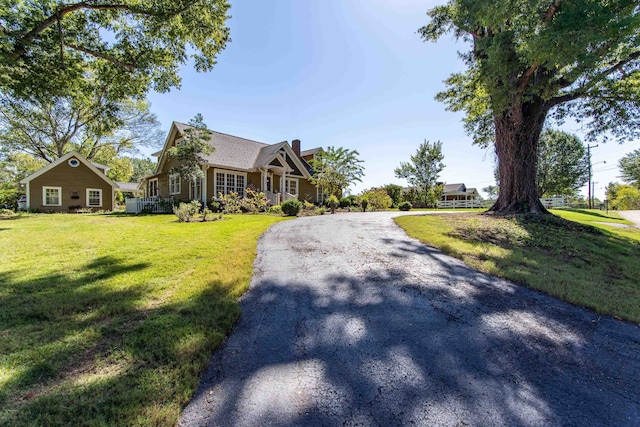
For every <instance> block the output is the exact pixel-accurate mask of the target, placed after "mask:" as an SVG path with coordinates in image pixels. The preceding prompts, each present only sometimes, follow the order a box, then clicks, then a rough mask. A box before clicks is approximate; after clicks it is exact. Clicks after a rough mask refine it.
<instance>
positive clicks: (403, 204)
mask: <svg viewBox="0 0 640 427" xmlns="http://www.w3.org/2000/svg"><path fill="white" fill-rule="evenodd" d="M398 209H400V210H401V211H408V210H409V209H411V202H400V203H399V204H398Z"/></svg>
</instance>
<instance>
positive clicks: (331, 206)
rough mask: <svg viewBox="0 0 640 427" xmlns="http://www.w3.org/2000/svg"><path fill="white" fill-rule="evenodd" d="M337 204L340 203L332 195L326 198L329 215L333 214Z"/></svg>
mask: <svg viewBox="0 0 640 427" xmlns="http://www.w3.org/2000/svg"><path fill="white" fill-rule="evenodd" d="M339 204H340V202H339V201H338V198H337V197H336V196H334V195H333V194H332V195H330V196H329V197H328V198H327V206H329V209H331V213H334V212H335V211H336V208H337V207H338V205H339Z"/></svg>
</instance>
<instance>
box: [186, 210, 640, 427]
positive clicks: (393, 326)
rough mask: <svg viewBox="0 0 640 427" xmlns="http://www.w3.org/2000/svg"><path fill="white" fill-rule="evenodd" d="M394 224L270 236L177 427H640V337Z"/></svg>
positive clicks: (383, 221)
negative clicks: (482, 269)
mask: <svg viewBox="0 0 640 427" xmlns="http://www.w3.org/2000/svg"><path fill="white" fill-rule="evenodd" d="M393 215H394V214H391V213H366V214H361V213H352V214H336V215H326V216H322V217H307V218H299V219H296V220H293V221H285V222H281V223H278V224H276V225H275V226H273V227H272V228H271V229H270V230H269V231H268V232H267V233H266V234H265V235H264V236H263V237H262V239H261V240H260V242H259V246H258V258H257V259H256V263H255V268H256V272H255V275H254V277H253V280H252V282H251V289H250V290H249V292H248V293H247V294H246V295H245V296H244V297H243V300H242V308H243V315H242V318H241V320H240V322H239V324H238V325H237V327H236V329H235V331H234V332H233V333H232V335H231V336H230V337H229V339H228V341H227V343H226V345H225V346H224V347H223V348H222V349H220V350H219V351H217V352H216V353H215V354H214V355H213V357H212V360H211V365H210V367H209V370H208V372H207V373H206V375H205V376H204V378H203V381H202V383H201V385H200V387H199V389H198V391H197V393H196V395H195V396H194V398H193V400H192V402H191V403H190V404H189V405H188V406H187V408H186V409H185V410H184V412H183V415H182V418H181V420H180V425H183V426H201V425H202V426H204V425H208V426H294V425H295V426H343V425H345V426H400V425H422V426H432V425H438V426H467V425H479V426H486V425H491V426H500V425H510V426H513V425H532V426H548V425H564V426H568V425H575V426H589V425H594V426H595V425H597V426H625V425H629V426H631V425H640V328H639V327H638V326H637V325H633V324H631V323H626V322H620V321H617V320H614V319H612V318H610V317H608V316H599V315H597V314H595V313H592V312H589V311H587V310H583V309H581V308H578V307H575V306H572V305H570V304H566V303H563V302H561V301H558V300H556V299H555V298H551V297H548V296H546V295H543V294H540V293H537V292H534V291H531V290H528V289H526V288H524V287H522V286H519V285H515V284H513V283H510V282H506V281H504V280H500V279H496V278H495V277H492V276H488V275H485V274H481V273H478V272H476V271H474V270H471V269H470V268H468V267H466V266H465V265H464V264H462V263H461V262H460V261H458V260H456V259H453V258H450V257H448V256H446V255H444V254H442V253H441V252H439V251H437V250H435V249H432V248H430V247H428V246H425V245H423V244H420V243H419V242H418V241H416V240H414V239H411V238H409V237H407V235H406V234H405V233H404V232H403V231H402V230H401V229H399V228H398V227H396V226H395V224H394V223H393V221H392V216H393ZM395 215H397V214H395Z"/></svg>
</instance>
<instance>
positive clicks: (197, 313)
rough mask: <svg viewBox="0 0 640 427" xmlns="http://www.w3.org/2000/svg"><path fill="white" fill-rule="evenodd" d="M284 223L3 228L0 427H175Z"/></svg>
mask: <svg viewBox="0 0 640 427" xmlns="http://www.w3.org/2000/svg"><path fill="white" fill-rule="evenodd" d="M282 219H283V218H277V217H273V216H262V215H244V216H240V215H239V216H230V217H228V218H227V219H225V220H223V221H216V222H208V223H176V222H175V216H173V215H159V216H141V217H133V216H116V215H93V214H92V215H36V216H22V217H16V218H15V219H5V220H0V259H1V260H2V262H1V264H0V425H17V426H20V425H24V426H27V425H28V426H32V425H83V426H91V425H166V426H169V425H175V423H176V421H177V419H178V415H179V414H180V411H181V409H182V407H183V406H184V405H185V404H186V403H187V402H188V401H189V399H190V398H191V396H192V394H193V392H194V391H195V389H196V387H197V385H198V382H199V379H200V376H201V375H202V373H203V372H204V370H205V368H206V365H207V362H208V360H209V357H210V355H211V352H212V351H213V350H214V349H215V348H216V347H218V346H219V345H220V344H221V343H222V341H223V339H224V337H225V336H226V335H227V334H228V333H229V332H230V331H231V329H232V327H233V326H234V324H235V322H236V321H237V320H238V318H239V316H240V307H239V304H238V302H237V298H238V297H239V296H240V295H241V294H242V293H243V292H244V291H245V290H246V289H247V287H248V284H249V281H250V278H251V275H252V265H253V260H254V258H255V254H256V244H257V240H258V238H259V236H260V235H261V234H262V233H263V232H264V231H266V230H267V228H268V227H269V226H270V225H271V224H273V223H275V222H277V221H280V220H282Z"/></svg>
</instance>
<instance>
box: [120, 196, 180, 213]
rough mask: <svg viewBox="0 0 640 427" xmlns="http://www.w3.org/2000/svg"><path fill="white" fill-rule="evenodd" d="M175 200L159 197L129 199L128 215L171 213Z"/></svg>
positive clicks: (127, 203)
mask: <svg viewBox="0 0 640 427" xmlns="http://www.w3.org/2000/svg"><path fill="white" fill-rule="evenodd" d="M172 202H173V199H161V198H159V197H127V198H126V200H125V205H126V212H127V213H135V214H137V213H141V212H148V213H171V211H172Z"/></svg>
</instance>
